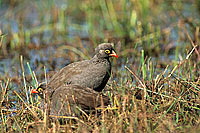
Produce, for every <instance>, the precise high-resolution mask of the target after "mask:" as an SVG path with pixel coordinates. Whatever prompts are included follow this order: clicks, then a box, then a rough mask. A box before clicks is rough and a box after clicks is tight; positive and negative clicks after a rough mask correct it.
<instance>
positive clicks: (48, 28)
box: [0, 0, 200, 132]
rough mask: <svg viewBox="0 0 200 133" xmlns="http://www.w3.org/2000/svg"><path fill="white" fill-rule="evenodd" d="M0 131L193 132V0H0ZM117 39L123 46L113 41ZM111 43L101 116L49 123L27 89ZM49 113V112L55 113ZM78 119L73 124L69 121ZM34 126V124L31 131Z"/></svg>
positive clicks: (198, 115) (198, 58) (199, 116)
mask: <svg viewBox="0 0 200 133" xmlns="http://www.w3.org/2000/svg"><path fill="white" fill-rule="evenodd" d="M0 4H1V5H0V7H1V8H0V11H1V15H0V16H1V17H0V18H1V19H0V73H1V75H0V88H1V89H0V90H1V91H0V107H1V108H0V130H1V131H2V132H7V131H13V132H14V131H15V132H31V131H32V132H34V131H36V130H38V131H49V132H53V131H74V132H78V131H79V132H88V131H94V132H95V131H96V132H199V131H200V127H199V121H200V105H199V104H200V103H199V101H200V99H199V94H200V87H199V82H200V79H199V75H200V73H199V70H200V68H199V63H200V55H199V36H200V35H199V26H200V23H199V20H200V17H199V15H198V14H199V7H200V5H199V2H196V1H193V0H192V1H187V0H182V1H164V0H160V1H154V2H152V1H150V0H143V1H139V0H134V1H128V0H126V1H124V0H118V1H117V2H116V1H113V0H103V1H101V2H99V1H90V0H89V1H86V0H84V1H81V2H77V1H73V0H68V1H67V3H65V2H63V3H62V2H61V3H59V2H58V3H57V2H54V1H48V0H43V1H36V2H29V1H27V0H21V1H20V2H19V1H17V0H12V1H9V2H3V1H0ZM118 41H120V42H121V43H117V42H118ZM101 42H115V43H116V45H115V49H116V51H117V53H118V54H119V56H120V57H119V59H117V60H116V59H113V60H112V64H113V71H112V77H111V80H110V82H109V83H108V85H107V86H106V88H105V90H104V93H105V94H106V95H109V96H110V97H111V98H112V99H113V101H112V105H111V106H110V107H107V108H103V109H101V110H103V111H102V114H101V115H100V116H98V117H97V115H88V116H85V117H84V119H81V117H72V116H64V117H65V118H67V119H68V120H69V121H68V122H67V123H66V124H64V125H60V124H58V123H54V122H52V123H51V126H50V127H49V126H48V119H49V118H48V115H47V112H46V108H45V109H44V110H42V109H41V108H40V104H38V102H40V98H39V97H35V96H32V95H31V94H30V90H31V89H32V88H31V87H34V88H35V87H37V86H38V84H39V83H38V82H40V83H41V82H47V81H48V79H49V77H50V75H51V71H57V70H59V69H60V68H62V67H63V66H65V65H67V64H69V63H70V62H74V61H78V60H83V59H88V58H89V57H91V56H92V53H93V50H94V48H95V47H96V46H97V44H98V43H101ZM54 117H55V116H54ZM73 121H76V122H73ZM32 127H34V128H32Z"/></svg>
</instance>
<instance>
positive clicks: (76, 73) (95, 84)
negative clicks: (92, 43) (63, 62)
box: [47, 43, 118, 92]
mask: <svg viewBox="0 0 200 133" xmlns="http://www.w3.org/2000/svg"><path fill="white" fill-rule="evenodd" d="M110 57H116V58H118V55H117V54H116V52H115V50H114V48H113V43H102V44H99V45H98V46H97V47H96V49H95V55H94V56H93V57H92V58H91V59H90V60H83V61H79V62H74V63H71V64H69V65H67V66H65V67H64V68H62V69H61V70H59V71H58V72H57V73H56V74H55V75H53V76H52V77H51V78H50V80H49V82H48V84H47V86H48V89H50V90H56V89H58V88H59V87H61V86H63V85H70V84H73V85H79V86H81V87H83V88H86V87H88V88H91V89H93V90H95V91H97V92H101V91H102V90H103V89H104V87H105V85H106V84H107V82H108V80H109V78H110V74H111V62H110V60H109V58H110Z"/></svg>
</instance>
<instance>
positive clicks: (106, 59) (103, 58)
mask: <svg viewBox="0 0 200 133" xmlns="http://www.w3.org/2000/svg"><path fill="white" fill-rule="evenodd" d="M92 60H93V61H108V62H110V60H109V57H101V56H98V54H97V55H95V56H94V57H93V58H92Z"/></svg>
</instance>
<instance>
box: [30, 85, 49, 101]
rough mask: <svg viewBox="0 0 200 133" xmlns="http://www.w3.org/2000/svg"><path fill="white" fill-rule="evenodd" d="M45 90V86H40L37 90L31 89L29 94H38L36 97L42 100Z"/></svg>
mask: <svg viewBox="0 0 200 133" xmlns="http://www.w3.org/2000/svg"><path fill="white" fill-rule="evenodd" d="M45 89H46V85H44V84H41V85H40V86H39V87H38V88H36V89H32V90H31V93H35V94H38V95H39V96H40V97H41V98H42V97H43V95H44V91H45Z"/></svg>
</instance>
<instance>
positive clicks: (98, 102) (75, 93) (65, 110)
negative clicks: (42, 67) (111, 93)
mask: <svg viewBox="0 0 200 133" xmlns="http://www.w3.org/2000/svg"><path fill="white" fill-rule="evenodd" d="M32 93H36V94H38V95H39V96H40V97H41V98H42V100H44V98H45V96H46V98H47V95H48V99H49V101H50V102H49V103H50V105H49V110H50V111H49V112H50V115H54V116H63V115H77V114H78V113H77V112H80V111H81V110H82V111H84V112H85V113H86V114H89V113H90V112H91V111H94V110H95V109H96V108H97V107H104V106H105V107H106V106H108V105H109V104H110V98H109V97H108V96H106V95H103V94H101V93H99V92H96V91H94V90H93V89H91V88H88V87H85V88H83V87H81V86H79V85H66V84H65V85H63V86H61V87H59V88H58V89H56V90H53V91H49V90H48V89H47V86H46V85H44V84H41V85H40V86H39V87H38V88H37V89H33V90H32ZM44 95H45V96H44Z"/></svg>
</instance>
